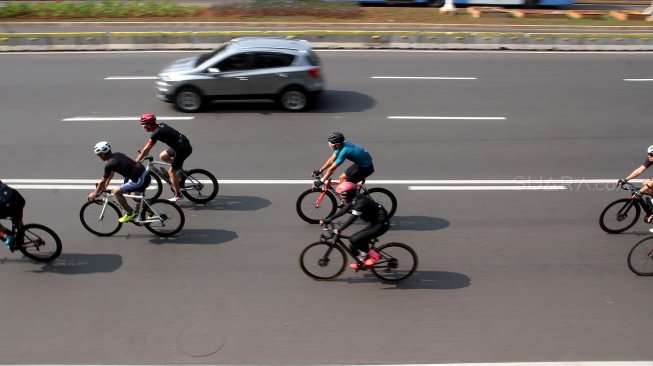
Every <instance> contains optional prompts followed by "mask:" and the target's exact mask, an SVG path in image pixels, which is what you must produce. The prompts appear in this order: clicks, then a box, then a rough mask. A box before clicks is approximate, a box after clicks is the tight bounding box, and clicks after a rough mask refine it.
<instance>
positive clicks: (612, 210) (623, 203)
mask: <svg viewBox="0 0 653 366" xmlns="http://www.w3.org/2000/svg"><path fill="white" fill-rule="evenodd" d="M621 188H622V189H624V190H627V191H630V197H628V198H620V199H618V200H616V201H614V202H612V203H610V204H609V205H608V206H606V208H604V209H603V212H601V216H600V217H599V226H601V229H603V231H605V232H606V233H610V234H619V233H622V232H624V231H626V230H628V229H630V228H631V227H633V225H635V223H636V222H637V219H639V216H640V215H641V212H642V210H643V211H644V220H646V218H647V217H648V216H650V215H653V205H652V204H651V199H650V198H649V197H639V198H632V196H633V194H634V193H635V192H636V191H637V190H638V189H637V188H636V187H635V186H634V185H633V184H631V183H629V182H626V183H624V184H622V185H621Z"/></svg>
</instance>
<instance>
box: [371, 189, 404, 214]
mask: <svg viewBox="0 0 653 366" xmlns="http://www.w3.org/2000/svg"><path fill="white" fill-rule="evenodd" d="M367 194H368V195H369V196H370V197H372V199H373V200H374V201H376V202H378V203H380V204H382V205H383V207H385V209H386V210H387V211H388V218H391V217H392V216H393V215H394V214H395V212H397V197H395V195H394V194H393V193H392V192H390V190H388V189H386V188H381V187H374V188H369V189H368V190H367Z"/></svg>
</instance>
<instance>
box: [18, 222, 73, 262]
mask: <svg viewBox="0 0 653 366" xmlns="http://www.w3.org/2000/svg"><path fill="white" fill-rule="evenodd" d="M11 235H13V237H14V239H15V240H14V243H13V244H12V246H11V248H9V249H10V250H11V252H12V253H13V252H15V251H16V250H18V251H20V252H21V253H23V255H24V256H26V257H27V258H30V259H33V260H35V261H37V262H50V261H52V260H54V259H56V258H57V257H59V255H60V254H61V249H62V245H61V239H59V235H57V233H55V232H54V230H52V229H50V228H49V227H47V226H45V225H41V224H25V225H23V226H21V227H16V226H15V225H13V224H12V225H11Z"/></svg>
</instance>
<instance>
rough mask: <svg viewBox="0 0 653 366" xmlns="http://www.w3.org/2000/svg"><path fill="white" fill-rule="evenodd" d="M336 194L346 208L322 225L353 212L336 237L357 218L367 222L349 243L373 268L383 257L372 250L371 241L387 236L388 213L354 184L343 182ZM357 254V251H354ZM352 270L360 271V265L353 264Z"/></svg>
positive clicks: (388, 226)
mask: <svg viewBox="0 0 653 366" xmlns="http://www.w3.org/2000/svg"><path fill="white" fill-rule="evenodd" d="M336 192H337V193H338V195H340V197H341V198H342V200H343V201H345V206H344V207H342V208H340V210H338V211H337V212H336V213H334V214H333V215H331V216H329V217H327V218H325V219H324V220H321V221H320V224H328V223H330V222H331V221H333V220H334V219H336V218H338V217H340V216H342V215H344V214H346V213H348V212H350V211H351V216H350V217H349V219H348V220H347V221H345V222H344V223H343V224H342V225H340V227H339V228H337V229H335V230H334V233H335V234H336V235H338V234H340V233H341V232H342V231H343V230H345V229H346V228H347V227H348V226H349V225H351V224H352V223H354V221H356V219H357V218H360V219H362V220H363V221H365V222H367V226H365V228H363V230H360V231H358V232H356V233H354V234H352V235H351V236H350V237H349V242H350V243H351V245H352V247H353V248H352V251H353V249H356V250H357V251H358V254H359V258H360V259H361V260H362V261H363V263H364V264H365V265H366V266H368V267H369V266H372V265H374V263H376V262H377V261H378V260H379V259H380V258H381V255H380V254H379V253H377V252H376V251H375V250H374V249H370V241H371V240H372V239H374V238H378V237H380V236H381V235H383V234H385V233H386V232H387V231H388V229H389V228H390V221H389V219H388V212H387V211H386V210H385V208H383V206H382V205H380V204H379V203H377V202H376V201H374V200H373V199H372V198H371V197H370V196H369V195H363V194H359V193H358V186H357V185H356V184H355V183H352V182H347V181H345V182H342V183H340V184H338V187H337V188H336ZM353 252H354V253H356V251H353ZM349 266H350V267H351V268H352V269H354V270H358V269H359V268H358V264H357V263H353V264H350V265H349Z"/></svg>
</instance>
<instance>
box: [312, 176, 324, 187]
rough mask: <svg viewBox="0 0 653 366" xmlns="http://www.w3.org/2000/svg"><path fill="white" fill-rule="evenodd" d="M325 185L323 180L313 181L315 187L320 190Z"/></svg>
mask: <svg viewBox="0 0 653 366" xmlns="http://www.w3.org/2000/svg"><path fill="white" fill-rule="evenodd" d="M322 184H324V182H322V180H321V179H319V178H317V179H315V180H314V181H313V187H315V188H320V187H321V186H322Z"/></svg>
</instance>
